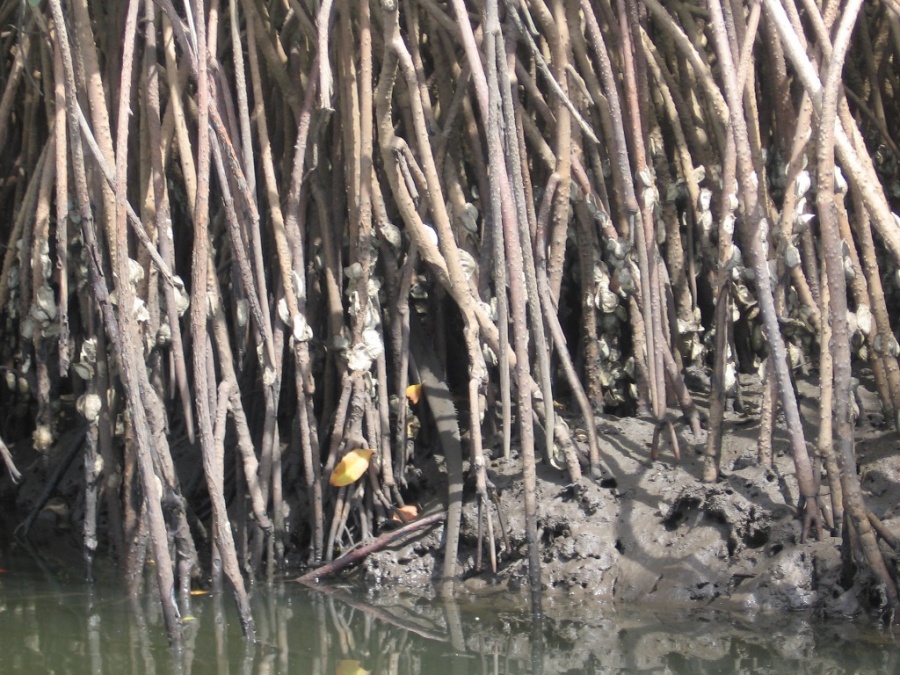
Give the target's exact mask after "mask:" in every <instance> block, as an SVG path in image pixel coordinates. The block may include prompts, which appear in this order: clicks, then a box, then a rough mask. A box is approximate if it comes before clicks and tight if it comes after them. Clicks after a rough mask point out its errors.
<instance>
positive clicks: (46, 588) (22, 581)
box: [0, 559, 900, 675]
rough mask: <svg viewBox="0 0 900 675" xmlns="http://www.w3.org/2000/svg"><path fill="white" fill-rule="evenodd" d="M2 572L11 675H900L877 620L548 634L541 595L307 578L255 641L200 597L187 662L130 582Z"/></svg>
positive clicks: (616, 621)
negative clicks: (537, 614)
mask: <svg viewBox="0 0 900 675" xmlns="http://www.w3.org/2000/svg"><path fill="white" fill-rule="evenodd" d="M0 562H2V563H3V565H4V567H3V571H2V572H0V673H29V674H30V673H92V674H94V675H100V674H102V673H109V674H114V675H120V674H122V673H147V674H151V673H183V674H185V675H191V674H196V673H211V672H215V673H245V674H248V675H250V674H266V675H268V674H274V673H304V674H306V673H309V674H312V675H349V674H353V675H362V674H363V673H389V674H398V675H399V674H411V675H418V674H420V673H422V674H430V673H437V674H439V675H451V674H453V675H456V674H463V673H483V674H485V675H493V674H500V673H548V674H549V673H570V674H576V673H611V672H630V673H631V672H633V673H641V672H646V673H761V672H766V673H895V672H900V632H896V633H891V632H890V631H884V630H880V629H878V628H877V627H875V626H872V625H870V624H867V623H863V622H853V623H851V622H829V623H824V622H819V621H816V620H813V619H810V618H808V617H801V616H788V617H756V618H747V617H739V616H734V615H729V614H723V613H714V612H710V611H699V610H692V611H673V610H669V611H659V610H647V609H640V610H638V609H634V608H624V607H611V606H609V605H600V604H596V603H593V602H586V601H582V602H576V601H571V600H565V601H564V600H559V599H553V600H551V599H548V600H547V601H546V603H545V617H544V619H543V621H542V623H541V625H540V626H539V628H538V629H537V630H536V629H535V625H534V623H533V621H532V618H531V614H530V612H529V610H528V604H527V598H526V597H525V596H524V595H522V596H519V595H517V594H511V593H509V592H504V593H496V594H494V595H490V594H488V595H483V596H479V597H477V598H472V597H466V598H465V599H463V600H461V601H460V602H458V603H456V604H453V605H449V604H445V603H442V602H439V601H427V600H423V599H421V598H415V597H409V598H399V599H397V598H395V599H393V600H391V601H390V602H387V601H383V600H382V601H380V602H379V601H378V600H372V599H370V598H369V597H368V596H367V594H366V593H365V591H363V590H360V589H352V588H348V587H329V588H327V589H324V590H323V591H322V592H319V591H314V590H310V589H307V588H305V587H303V586H301V585H299V584H296V583H292V582H280V583H276V584H274V585H273V586H271V587H266V586H264V585H262V586H258V587H257V588H256V589H255V590H254V593H253V607H254V617H255V620H256V624H257V640H256V642H255V643H248V642H247V641H245V640H244V639H243V637H242V635H241V630H240V624H239V622H238V619H237V615H236V612H235V609H234V605H233V602H232V601H231V598H230V597H228V596H227V595H226V596H225V597H217V596H214V595H198V596H195V597H193V599H192V600H193V606H192V608H191V615H190V616H187V617H185V622H184V637H185V640H184V648H183V650H181V651H180V652H174V651H173V650H171V649H169V647H168V643H167V640H166V636H165V631H164V628H163V625H162V616H161V614H160V611H159V603H158V601H157V600H156V599H154V597H153V596H152V594H148V595H147V596H146V597H143V598H141V599H140V600H139V601H136V602H132V601H130V600H128V599H123V595H124V593H123V590H122V588H121V586H120V585H118V584H117V583H115V582H110V581H107V582H99V583H98V584H96V585H95V586H94V587H93V588H89V587H88V586H86V585H85V584H84V583H83V582H82V581H80V579H79V578H78V576H79V574H80V571H78V570H76V571H74V572H73V573H70V574H65V573H61V572H60V571H59V570H51V569H48V568H46V567H42V566H41V565H40V564H38V563H37V562H35V561H33V560H28V559H16V560H9V559H7V560H2V561H0Z"/></svg>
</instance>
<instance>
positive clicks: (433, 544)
mask: <svg viewBox="0 0 900 675" xmlns="http://www.w3.org/2000/svg"><path fill="white" fill-rule="evenodd" d="M747 384H748V385H749V386H748V387H747V390H746V393H747V396H746V400H747V405H746V410H747V412H746V413H745V414H737V413H734V412H729V413H727V417H726V422H727V427H726V433H725V440H724V447H723V463H722V466H723V469H724V471H723V478H722V479H721V480H720V481H719V482H717V483H715V484H707V483H703V482H702V481H701V476H702V457H701V454H700V453H701V451H702V449H703V447H704V445H705V440H706V439H705V437H703V438H694V437H693V436H692V434H691V432H690V430H689V429H688V428H687V427H685V428H684V429H682V430H681V431H680V440H681V448H682V457H681V460H680V461H678V462H676V461H675V460H674V458H673V456H672V453H671V451H669V450H668V449H664V450H663V451H662V452H661V453H660V458H659V459H658V460H657V461H655V462H652V461H651V460H650V443H651V440H652V434H653V425H652V423H651V422H649V421H647V420H641V419H637V418H615V417H611V416H604V415H600V416H597V417H596V418H595V423H596V424H597V429H598V431H599V433H600V438H601V451H602V453H603V458H604V461H605V463H606V468H607V472H606V474H605V476H604V479H603V480H602V481H600V482H599V483H598V482H596V481H590V480H587V479H585V480H584V482H583V483H582V484H579V485H567V484H566V479H565V476H564V475H563V474H562V473H561V472H557V471H555V470H553V469H552V468H551V467H549V466H548V465H547V464H542V465H541V466H540V467H539V471H538V504H539V511H538V514H539V515H538V519H539V532H540V538H541V545H542V562H543V566H542V584H543V587H544V590H545V591H546V592H548V593H549V594H565V595H570V596H590V597H593V598H595V599H597V600H599V601H604V602H609V603H629V604H632V603H642V604H647V605H666V606H672V605H675V606H685V605H702V606H708V607H711V608H715V609H722V610H738V611H745V612H789V611H815V612H817V613H821V614H822V615H825V616H843V617H850V616H855V615H857V614H859V613H861V612H865V611H869V610H872V611H877V609H878V608H879V607H880V606H881V603H882V602H883V599H882V597H881V593H880V590H879V588H878V587H877V585H875V583H874V582H873V581H872V580H871V579H869V578H867V577H866V576H865V575H862V576H859V575H857V576H856V579H855V581H853V580H852V576H853V574H852V573H853V571H855V570H854V569H853V568H852V567H850V568H847V567H845V566H844V565H843V564H842V560H841V552H840V544H841V540H840V538H838V537H831V536H829V533H827V532H826V535H825V537H824V538H823V539H822V540H814V539H812V538H811V539H810V540H808V541H806V542H804V543H801V541H800V539H801V528H800V522H799V521H798V520H797V518H796V515H795V514H796V509H795V506H796V504H797V501H798V489H797V483H796V480H795V478H794V467H793V461H792V459H791V457H790V454H789V448H788V442H787V437H786V435H785V433H784V431H783V428H779V429H778V430H777V431H776V435H775V444H774V447H775V461H774V465H773V467H772V468H766V467H763V466H760V465H759V464H758V462H757V460H756V457H757V437H758V431H759V424H758V416H757V415H756V412H755V410H756V408H755V405H756V399H757V397H756V394H758V389H757V388H756V387H755V386H753V383H752V382H748V383H747ZM801 391H802V393H803V394H804V398H803V404H804V405H803V413H804V417H805V420H807V421H810V420H815V419H816V414H817V413H816V400H815V392H816V387H815V383H813V382H806V383H803V384H802V385H801ZM860 394H861V395H860V398H861V400H862V401H863V402H864V405H865V404H866V402H870V403H872V404H873V407H874V398H873V396H874V395H873V394H872V393H871V392H870V391H868V390H866V389H865V387H864V386H863V387H861V388H860ZM868 407H869V406H868V405H866V409H868ZM570 423H571V425H572V426H573V428H577V422H576V421H575V420H570ZM807 432H808V434H807V438H815V436H814V435H811V434H812V433H814V429H813V428H812V427H808V428H807ZM856 433H857V449H858V457H859V469H860V472H861V478H862V483H863V486H864V488H865V489H866V495H865V496H866V503H867V505H868V507H869V509H870V510H871V511H872V512H873V513H874V514H875V515H877V516H878V517H879V518H881V519H882V520H883V521H884V522H885V524H886V526H887V527H888V528H889V529H890V530H892V531H894V532H900V512H898V511H897V506H896V495H897V494H900V491H898V487H900V456H898V452H897V448H898V446H900V436H898V434H897V433H896V432H888V431H886V430H885V429H884V428H883V423H882V420H881V417H880V415H879V414H876V413H872V412H868V413H867V412H866V411H865V410H864V414H863V415H862V416H861V422H860V424H859V425H858V427H857V429H856ZM576 435H577V432H576ZM438 460H439V458H438ZM489 476H490V478H491V480H492V481H493V483H494V486H495V487H496V492H497V495H498V502H497V503H498V505H499V509H500V511H501V512H502V516H503V522H504V524H505V531H506V534H507V537H508V540H509V549H504V544H503V541H502V538H501V537H500V535H499V534H497V535H496V538H497V541H498V544H497V545H498V548H499V549H503V550H501V552H500V557H499V562H498V570H497V573H496V574H493V573H492V572H491V571H490V564H489V559H488V556H487V553H486V552H484V553H483V555H482V559H481V567H480V569H479V568H478V567H477V565H476V548H477V542H478V529H477V527H478V508H477V500H476V499H475V495H474V486H472V485H468V484H467V489H466V495H465V496H466V501H465V509H464V512H463V519H462V535H461V540H460V568H461V570H463V581H462V586H463V588H465V589H467V590H469V591H472V592H474V593H476V594H481V593H487V594H491V593H493V592H496V591H500V590H504V589H517V588H520V587H523V586H525V585H527V559H526V542H525V537H524V531H525V520H524V518H525V514H524V495H523V488H522V481H521V469H520V466H519V463H518V461H517V460H516V458H512V459H510V460H504V459H502V458H500V459H494V460H492V461H491V463H490V470H489ZM423 480H427V479H423ZM822 490H823V496H824V501H825V502H827V501H828V492H827V481H826V480H825V478H824V476H823V481H822ZM495 513H496V510H495ZM497 525H498V521H497V520H496V519H495V528H496V527H497ZM440 546H441V531H440V529H438V530H436V531H434V532H432V533H431V534H430V535H428V536H426V537H424V538H419V539H417V540H414V541H412V542H410V543H408V544H405V545H403V546H400V547H398V548H395V549H393V550H386V551H381V552H379V553H377V554H374V555H372V556H370V557H369V558H368V559H367V560H366V561H365V562H364V564H363V565H362V569H361V570H360V572H358V574H360V575H361V577H362V579H363V580H364V582H365V583H366V585H367V586H369V587H370V588H372V589H374V590H373V592H375V593H378V594H382V593H391V592H394V591H396V590H397V589H400V588H403V589H412V588H422V587H424V586H426V585H428V584H430V583H431V581H432V580H433V579H435V578H437V577H439V576H440V564H441V563H440V560H441V559H442V558H441V556H442V553H441V550H440ZM882 546H883V547H884V545H883V544H882ZM884 550H885V554H886V555H889V559H891V560H892V561H893V564H895V565H896V564H897V561H896V558H895V557H892V556H891V555H890V554H891V552H890V550H889V549H887V548H886V547H884ZM848 571H849V574H848Z"/></svg>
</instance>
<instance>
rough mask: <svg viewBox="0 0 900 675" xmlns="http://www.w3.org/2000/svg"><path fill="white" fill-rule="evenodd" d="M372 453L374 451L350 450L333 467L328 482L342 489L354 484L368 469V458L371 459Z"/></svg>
mask: <svg viewBox="0 0 900 675" xmlns="http://www.w3.org/2000/svg"><path fill="white" fill-rule="evenodd" d="M374 452H375V451H374V450H363V449H359V450H351V451H350V452H348V453H347V454H346V455H344V459H342V460H341V461H340V462H339V463H338V465H337V466H336V467H334V471H332V472H331V478H330V479H329V481H328V482H329V483H331V484H332V485H334V486H335V487H344V486H345V485H350V484H351V483H355V482H356V481H357V480H359V478H360V476H362V475H363V474H364V473H365V472H366V469H368V468H369V458H371V457H372V453H374Z"/></svg>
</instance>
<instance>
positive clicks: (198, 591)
mask: <svg viewBox="0 0 900 675" xmlns="http://www.w3.org/2000/svg"><path fill="white" fill-rule="evenodd" d="M191 595H209V591H204V590H203V589H202V588H195V589H194V590H192V591H191Z"/></svg>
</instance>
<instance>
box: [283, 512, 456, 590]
mask: <svg viewBox="0 0 900 675" xmlns="http://www.w3.org/2000/svg"><path fill="white" fill-rule="evenodd" d="M446 518H447V514H446V513H445V512H444V511H439V512H438V513H432V514H431V515H430V516H423V517H422V518H419V519H418V520H414V521H413V522H411V523H409V524H408V525H404V526H403V527H400V528H397V529H396V530H393V531H392V532H386V533H385V534H383V535H381V536H380V537H378V538H377V539H373V540H372V541H370V542H369V543H368V544H365V545H364V546H360V547H359V548H356V549H353V550H352V551H350V552H348V553H345V554H344V555H342V556H341V557H340V558H338V559H337V560H333V561H331V562H330V563H326V564H325V565H322V566H321V567H317V568H316V569H314V570H312V571H311V572H307V573H306V574H304V575H302V576H299V577H297V578H296V579H294V581H298V582H300V583H301V584H310V583H312V582H315V581H318V580H319V579H322V578H323V577H327V576H329V575H332V574H334V573H335V572H339V571H340V570H342V569H344V568H345V567H349V566H350V565H352V564H353V563H356V562H359V561H360V560H362V559H363V558H365V557H366V556H367V555H369V554H370V553H374V552H375V551H380V550H381V549H383V548H386V547H387V546H388V545H390V544H392V543H393V542H395V541H396V540H398V539H400V538H402V537H405V536H406V535H408V534H412V533H413V532H418V531H419V530H422V529H425V528H427V527H430V526H432V525H434V524H436V523H440V522H443V521H444V520H445V519H446Z"/></svg>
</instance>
